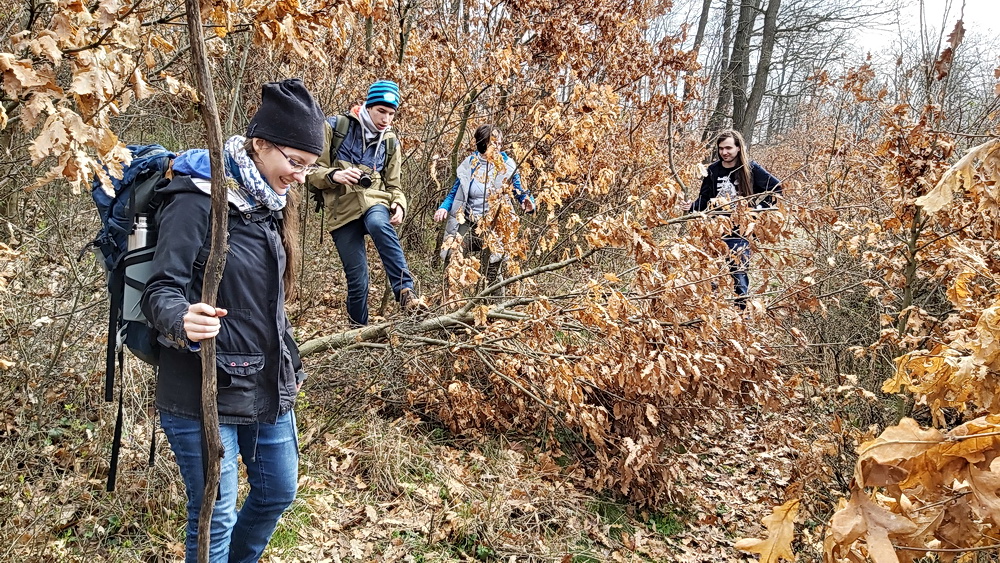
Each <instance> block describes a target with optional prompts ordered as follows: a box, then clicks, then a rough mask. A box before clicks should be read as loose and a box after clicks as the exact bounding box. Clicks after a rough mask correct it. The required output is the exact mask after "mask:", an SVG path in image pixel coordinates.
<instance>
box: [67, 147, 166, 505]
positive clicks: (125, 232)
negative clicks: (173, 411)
mask: <svg viewBox="0 0 1000 563" xmlns="http://www.w3.org/2000/svg"><path fill="white" fill-rule="evenodd" d="M128 150H129V152H131V153H132V162H131V163H130V164H129V165H128V166H126V167H125V168H124V173H123V175H122V178H121V179H120V180H119V179H117V178H112V179H111V185H112V187H113V193H108V192H107V191H105V189H104V187H103V186H102V185H101V181H100V180H99V179H98V178H94V181H93V186H92V192H91V195H92V197H93V199H94V204H95V205H96V206H97V210H98V212H99V213H100V216H101V230H100V231H99V232H98V233H97V237H96V238H95V239H94V240H93V241H91V243H90V244H89V245H87V247H86V248H84V251H86V250H87V249H91V248H92V249H93V250H94V252H95V253H96V254H97V256H98V259H99V261H100V262H101V264H102V265H103V266H104V268H105V271H106V275H107V283H108V296H109V298H110V300H111V306H110V308H109V311H108V344H107V350H106V363H105V377H104V400H105V401H107V402H111V401H114V378H115V360H116V358H117V361H118V366H119V370H120V369H121V366H122V364H123V362H124V357H123V348H124V347H127V348H128V349H129V351H131V352H132V354H133V355H134V356H135V357H137V358H139V359H140V360H142V361H144V362H146V363H148V364H151V365H153V366H156V365H157V362H158V359H159V346H158V345H157V342H156V330H155V329H153V327H151V326H150V325H149V324H148V323H147V322H146V318H145V316H144V315H143V314H142V311H141V310H140V309H139V300H140V298H141V297H142V292H143V290H144V289H145V286H146V280H148V279H149V275H150V263H151V262H152V260H153V253H154V252H155V250H156V221H155V212H156V209H157V207H158V206H159V202H158V199H159V198H157V197H156V195H155V188H156V186H157V184H160V183H161V182H165V181H168V180H167V177H168V176H169V170H170V163H171V161H172V160H173V158H174V157H175V156H176V155H175V154H174V153H172V152H170V151H168V150H167V149H165V148H163V147H162V146H160V145H129V146H128ZM81 255H82V253H81ZM123 345H124V346H123ZM154 369H155V368H154ZM122 414H123V413H122V392H121V389H119V393H118V416H117V420H116V422H115V431H114V441H113V442H112V445H111V466H110V468H109V470H108V486H107V490H108V491H113V490H114V487H115V478H116V476H117V473H118V454H119V451H120V448H121V435H122V424H123V417H122ZM154 448H155V444H153V445H151V447H150V463H152V459H153V458H152V456H153V450H154Z"/></svg>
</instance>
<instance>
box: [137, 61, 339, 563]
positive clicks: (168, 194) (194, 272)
mask: <svg viewBox="0 0 1000 563" xmlns="http://www.w3.org/2000/svg"><path fill="white" fill-rule="evenodd" d="M323 120H324V115H323V111H322V110H321V109H320V107H319V105H318V104H317V103H316V101H315V100H314V99H313V97H312V95H311V94H310V93H309V91H308V90H307V89H306V88H305V86H303V84H302V82H301V81H300V80H298V79H289V80H283V81H281V82H272V83H269V84H265V85H264V87H263V94H262V99H261V104H260V108H259V109H258V110H257V112H256V114H254V116H253V119H252V120H251V121H250V125H249V127H248V128H247V132H246V136H241V135H236V136H233V137H230V138H229V139H228V140H227V141H226V142H225V147H224V150H223V153H224V154H223V162H224V165H225V176H226V186H227V197H228V200H229V214H228V227H227V228H228V231H229V237H228V247H229V248H228V253H227V257H226V266H225V271H224V272H223V275H222V280H221V283H220V286H219V293H218V305H217V306H215V307H212V306H210V305H208V304H206V303H203V302H201V291H202V282H203V276H204V271H203V270H204V268H203V264H199V263H198V256H199V254H200V252H201V251H202V248H203V247H204V246H205V243H206V240H207V237H208V236H209V224H210V211H211V198H210V195H209V194H210V191H211V190H210V186H211V182H210V178H211V170H210V164H209V158H208V151H207V150H204V149H196V150H189V151H185V152H183V153H181V154H180V155H178V157H177V158H176V159H175V160H174V163H173V177H172V179H171V181H170V183H169V184H167V185H166V186H162V187H158V188H157V190H158V192H159V194H160V195H161V196H162V197H163V198H164V203H163V204H162V206H161V207H160V210H159V215H158V221H157V224H158V231H159V232H158V243H157V247H156V253H155V255H154V258H153V261H152V275H151V276H150V278H149V280H148V282H147V285H146V289H145V291H144V292H143V296H142V301H141V307H142V311H143V313H144V314H145V315H146V318H147V319H149V320H150V322H151V324H152V325H153V327H154V328H155V329H156V330H157V332H158V340H159V342H160V344H161V350H160V358H159V370H158V373H157V378H156V407H157V409H158V411H159V413H160V425H161V426H162V428H163V431H164V433H165V434H166V435H167V440H168V441H169V442H170V447H171V449H172V450H173V452H174V456H175V457H176V460H177V465H178V466H180V473H181V477H182V478H183V480H184V487H185V490H186V492H187V499H188V502H187V528H186V531H187V536H186V538H185V552H186V561H188V562H189V563H190V562H193V561H197V557H198V519H199V513H200V511H201V501H202V495H203V492H204V491H203V489H204V486H205V467H206V465H205V459H204V458H203V455H204V452H203V428H202V420H201V374H202V357H201V355H200V354H199V351H200V343H201V342H203V341H204V340H206V339H209V338H214V339H215V342H216V347H217V356H216V366H215V368H216V373H217V377H218V385H219V390H218V395H217V402H218V410H219V430H220V434H221V437H222V446H223V449H224V457H223V459H222V462H221V472H220V483H219V491H218V498H217V499H216V502H215V508H214V511H213V513H212V525H211V538H210V544H209V545H210V554H209V560H210V561H212V562H215V563H219V562H226V561H228V562H233V563H245V562H251V561H257V560H259V559H260V556H261V553H263V551H264V548H265V547H266V546H267V543H268V542H269V541H270V538H271V535H272V534H273V532H274V529H275V526H276V525H277V522H278V519H279V517H280V516H281V514H282V513H283V512H284V511H285V509H286V508H288V507H289V506H290V505H291V503H292V501H293V500H294V499H295V494H296V487H297V481H298V460H299V452H298V438H297V435H296V428H295V415H294V412H293V410H292V409H293V406H294V404H295V398H296V395H297V394H298V390H299V387H300V386H301V385H302V381H303V380H304V379H305V373H304V372H303V370H302V363H301V361H299V354H298V348H297V347H296V344H295V341H294V340H293V339H292V334H291V324H290V323H289V321H288V317H287V316H286V314H285V301H286V298H288V297H289V294H290V293H292V291H293V288H294V287H295V286H294V274H295V271H296V268H294V267H293V263H294V261H295V260H296V256H297V251H298V248H297V246H296V244H297V241H298V236H297V235H296V231H297V229H298V224H297V221H298V212H297V210H296V194H295V191H294V190H292V186H293V185H294V184H299V183H302V182H304V181H305V176H306V174H308V173H309V172H310V171H311V170H312V168H313V165H314V163H315V162H316V159H317V157H318V156H319V153H320V151H321V150H322V149H323ZM239 458H242V460H243V465H244V466H246V475H247V480H248V481H249V484H250V488H249V492H248V493H247V495H246V498H245V500H244V501H243V505H242V507H241V508H240V509H239V511H238V512H237V510H236V501H237V496H238V489H239V474H240V471H239V465H238V459H239Z"/></svg>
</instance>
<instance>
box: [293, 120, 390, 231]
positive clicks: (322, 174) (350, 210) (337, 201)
mask: <svg viewBox="0 0 1000 563" xmlns="http://www.w3.org/2000/svg"><path fill="white" fill-rule="evenodd" d="M345 116H346V117H345ZM345 118H346V119H350V120H351V126H350V129H349V130H348V133H347V136H346V137H345V139H344V140H343V141H342V143H341V145H340V149H339V150H338V154H337V155H333V156H331V155H330V142H331V140H332V139H333V128H332V127H331V126H330V123H329V122H327V123H326V124H325V125H324V127H323V131H324V139H325V140H324V143H323V154H321V155H320V156H319V159H318V160H317V161H316V165H317V166H318V167H319V168H318V169H317V170H316V172H313V173H312V174H310V175H309V176H308V178H306V182H307V183H308V184H309V185H310V186H313V187H315V188H317V189H319V190H322V192H323V206H324V209H325V210H326V213H327V215H328V218H329V226H330V229H331V230H336V229H339V228H340V227H343V226H344V225H346V224H347V223H349V222H351V221H354V220H355V219H360V218H361V216H362V215H364V213H365V211H367V210H368V209H370V208H371V207H372V206H374V205H378V204H382V205H385V206H386V207H388V208H389V209H392V204H394V203H395V204H398V205H399V206H400V207H402V208H403V212H404V213H405V212H406V196H405V195H404V194H403V190H402V189H401V188H400V161H401V160H402V157H401V156H400V153H401V152H402V151H401V147H400V146H399V139H396V141H395V142H396V150H395V151H393V154H392V155H391V158H389V161H388V162H386V163H385V166H384V167H383V169H382V171H381V173H379V172H375V171H372V169H371V168H370V167H368V166H364V165H362V163H361V162H350V161H348V160H342V159H340V158H338V157H340V156H343V155H349V154H353V155H357V157H358V158H356V160H361V158H360V157H361V155H365V156H366V157H368V158H371V155H372V154H377V152H378V151H379V150H380V149H381V151H382V154H385V150H386V149H385V145H386V140H387V139H389V138H395V136H396V134H395V133H393V132H392V130H389V131H386V133H385V135H383V137H382V140H381V142H380V143H379V144H380V145H381V147H375V146H374V145H375V143H373V144H372V145H368V146H365V144H364V134H363V133H362V129H361V128H362V125H361V121H360V120H359V119H358V118H357V116H355V115H354V112H353V111H352V112H350V113H347V114H344V115H340V116H338V119H345ZM383 158H384V157H383ZM351 167H357V168H361V169H362V170H364V171H365V172H369V173H370V174H371V178H372V185H371V186H370V187H368V188H366V187H364V186H361V185H346V184H337V183H335V182H333V181H332V180H330V176H331V175H332V174H333V173H334V172H336V171H338V170H346V169H348V168H351Z"/></svg>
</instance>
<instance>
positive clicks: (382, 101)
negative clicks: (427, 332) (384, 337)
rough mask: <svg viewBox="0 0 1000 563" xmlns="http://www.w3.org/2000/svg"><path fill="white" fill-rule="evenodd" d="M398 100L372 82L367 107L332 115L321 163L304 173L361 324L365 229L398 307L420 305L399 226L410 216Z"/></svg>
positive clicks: (354, 318) (392, 89) (386, 83)
mask: <svg viewBox="0 0 1000 563" xmlns="http://www.w3.org/2000/svg"><path fill="white" fill-rule="evenodd" d="M400 102H401V98H400V94H399V85H397V84H396V83H395V82H393V81H391V80H379V81H377V82H375V83H374V84H372V85H371V86H370V87H369V88H368V94H367V96H366V97H365V103H364V104H363V105H357V106H354V107H353V108H351V110H350V111H349V112H347V113H345V114H343V115H337V116H333V117H329V118H327V122H326V126H325V128H324V129H325V145H324V150H323V153H322V154H321V155H320V157H319V160H318V161H317V162H316V165H317V166H318V169H317V170H316V172H314V173H313V174H310V175H309V177H308V178H307V182H308V184H309V186H310V188H311V189H312V190H313V191H314V192H315V193H319V194H320V195H321V196H322V202H323V207H324V208H325V209H326V212H327V214H328V215H329V220H330V229H331V231H330V234H331V235H332V236H333V242H334V245H336V247H337V253H338V254H339V255H340V261H341V263H342V264H343V265H344V274H345V275H346V277H347V314H348V316H349V317H350V320H351V324H352V325H356V326H363V325H366V324H368V289H369V275H368V255H367V253H366V252H365V235H368V236H370V237H371V239H372V242H373V243H374V244H375V248H376V250H378V254H379V257H380V258H381V259H382V265H383V266H384V268H385V274H386V276H387V277H388V279H389V284H390V285H391V286H392V292H393V294H394V295H395V296H396V300H397V301H398V302H399V304H400V306H401V307H402V308H403V309H413V308H417V307H420V306H422V305H423V303H422V302H421V301H420V299H419V297H417V294H416V291H415V290H414V287H413V276H412V275H411V274H410V269H409V267H408V266H407V264H406V258H405V257H404V256H403V247H402V245H401V244H400V243H399V236H398V235H397V234H396V229H395V228H394V227H395V226H396V225H399V224H400V223H402V221H403V217H404V216H405V214H406V196H405V195H404V194H403V191H402V189H401V188H400V184H401V181H400V162H401V161H402V156H401V152H402V150H401V147H400V146H399V139H398V138H397V137H396V134H395V133H394V132H393V131H392V128H391V125H392V120H393V118H394V117H395V116H396V110H397V109H399V104H400Z"/></svg>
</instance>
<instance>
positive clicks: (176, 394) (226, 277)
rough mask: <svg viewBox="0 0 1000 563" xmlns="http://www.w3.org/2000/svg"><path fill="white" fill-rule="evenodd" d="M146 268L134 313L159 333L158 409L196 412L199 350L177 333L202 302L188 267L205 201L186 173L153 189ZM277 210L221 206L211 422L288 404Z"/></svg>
mask: <svg viewBox="0 0 1000 563" xmlns="http://www.w3.org/2000/svg"><path fill="white" fill-rule="evenodd" d="M158 191H159V193H160V194H161V195H162V196H163V201H164V204H163V205H162V206H161V207H160V210H159V213H158V217H157V224H158V231H159V232H158V235H157V245H156V253H155V255H154V257H153V262H152V275H151V276H150V278H149V281H148V282H147V284H146V290H145V292H144V293H143V296H142V303H141V306H142V312H143V314H145V315H146V318H147V319H149V321H150V322H151V323H152V325H153V326H154V327H155V328H156V330H157V332H158V333H159V342H160V344H161V350H160V366H159V372H158V375H157V380H156V406H157V408H159V409H161V410H163V411H166V412H169V413H172V414H175V415H178V416H183V417H188V418H201V354H200V353H199V352H198V348H199V346H198V345H197V344H194V343H190V342H188V341H187V340H186V338H187V337H186V333H185V331H184V320H183V319H184V315H185V313H187V310H188V307H189V305H190V304H192V303H198V302H200V301H201V288H202V279H203V272H202V269H201V268H200V267H199V266H197V265H195V261H196V258H197V257H198V254H199V252H200V251H201V249H202V247H203V245H204V244H205V240H206V237H207V236H208V229H209V215H210V211H211V198H210V197H209V196H208V194H206V193H205V192H203V191H201V190H200V189H199V188H198V187H197V186H196V185H195V184H194V182H193V181H192V179H191V178H190V177H189V176H178V177H175V178H174V179H173V180H172V181H171V182H170V183H169V184H168V185H166V186H165V187H162V188H159V189H158ZM280 221H281V213H280V212H271V211H268V210H263V211H256V212H252V213H241V212H239V211H238V210H236V208H235V207H233V206H230V208H229V227H228V229H229V239H228V243H229V252H228V254H227V255H226V268H225V271H224V272H223V275H222V281H221V284H220V287H219V294H218V299H217V303H218V306H219V307H221V308H223V309H226V310H227V312H228V314H227V315H226V316H225V317H222V319H221V324H222V326H221V330H220V332H219V335H218V336H217V337H216V353H217V358H216V364H217V366H216V367H217V374H218V383H219V394H218V405H219V422H221V423H223V424H247V423H251V422H265V423H273V422H275V420H276V419H277V418H278V416H279V415H282V414H285V413H286V412H288V411H289V410H291V409H292V406H293V405H294V403H295V396H296V394H297V390H296V386H297V384H298V383H300V382H301V381H302V380H303V379H304V378H305V374H304V373H303V372H302V366H301V362H300V361H299V357H298V350H297V349H296V346H295V342H294V341H293V340H292V338H291V325H290V324H289V322H288V319H287V318H286V317H285V309H284V303H285V288H284V283H283V282H282V274H283V272H284V270H285V251H284V248H283V247H282V245H281V236H280V233H279V230H278V229H279V227H280V225H279V224H280Z"/></svg>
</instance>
